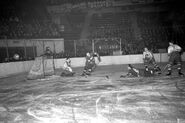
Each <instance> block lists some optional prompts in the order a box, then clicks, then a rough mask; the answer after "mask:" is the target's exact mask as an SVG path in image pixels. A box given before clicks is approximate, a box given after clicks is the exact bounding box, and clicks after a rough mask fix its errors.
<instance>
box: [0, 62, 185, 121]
mask: <svg viewBox="0 0 185 123" xmlns="http://www.w3.org/2000/svg"><path fill="white" fill-rule="evenodd" d="M134 66H135V67H138V68H141V67H143V66H142V64H139V65H134ZM164 66H165V63H164V64H160V67H161V68H164ZM82 70H83V68H82V67H80V68H74V71H75V72H76V75H75V76H74V77H60V76H59V75H60V73H61V70H60V69H59V70H57V71H56V74H55V75H53V76H48V77H46V78H44V79H38V80H27V79H26V76H27V73H24V74H18V75H14V76H10V77H6V78H1V79H0V102H1V103H0V104H1V105H0V123H185V78H184V77H178V76H177V75H176V73H177V71H176V70H174V72H173V75H172V76H170V77H166V76H165V73H163V74H162V75H159V76H155V77H148V78H142V77H140V78H120V75H123V74H126V73H127V65H112V66H98V67H97V69H96V70H95V72H93V73H92V75H91V76H88V77H84V76H83V77H82V76H80V74H81V72H82ZM182 72H184V66H183V71H182Z"/></svg>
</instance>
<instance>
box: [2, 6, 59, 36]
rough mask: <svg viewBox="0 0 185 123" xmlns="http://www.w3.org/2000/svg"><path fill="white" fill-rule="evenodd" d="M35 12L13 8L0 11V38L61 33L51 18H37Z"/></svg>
mask: <svg viewBox="0 0 185 123" xmlns="http://www.w3.org/2000/svg"><path fill="white" fill-rule="evenodd" d="M38 18H39V17H38V16H37V15H36V14H35V15H34V16H32V15H31V14H30V13H27V12H24V13H21V14H20V13H16V11H15V10H14V9H5V10H2V11H1V12H0V36H1V37H0V38H7V39H20V38H57V37H60V36H61V33H60V31H59V29H58V27H57V25H56V24H54V23H52V22H51V20H42V19H40V20H39V19H38Z"/></svg>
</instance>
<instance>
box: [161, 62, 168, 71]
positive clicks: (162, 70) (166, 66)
mask: <svg viewBox="0 0 185 123" xmlns="http://www.w3.org/2000/svg"><path fill="white" fill-rule="evenodd" d="M167 67H168V64H167V65H165V66H164V68H163V70H162V71H161V73H163V72H164V71H165V70H166V68H167Z"/></svg>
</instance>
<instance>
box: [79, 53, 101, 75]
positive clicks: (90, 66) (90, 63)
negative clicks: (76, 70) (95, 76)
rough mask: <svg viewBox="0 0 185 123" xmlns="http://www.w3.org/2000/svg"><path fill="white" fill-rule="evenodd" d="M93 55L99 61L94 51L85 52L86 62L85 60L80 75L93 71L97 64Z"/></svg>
mask: <svg viewBox="0 0 185 123" xmlns="http://www.w3.org/2000/svg"><path fill="white" fill-rule="evenodd" d="M95 56H97V57H98V61H99V62H101V59H100V55H99V54H98V53H96V52H91V53H89V52H87V53H86V62H85V67H84V70H83V73H82V76H84V75H90V74H91V72H93V71H94V70H95V68H96V66H97V64H96V62H95Z"/></svg>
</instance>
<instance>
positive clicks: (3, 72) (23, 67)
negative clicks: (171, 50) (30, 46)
mask: <svg viewBox="0 0 185 123" xmlns="http://www.w3.org/2000/svg"><path fill="white" fill-rule="evenodd" d="M154 57H155V59H156V61H157V62H167V61H168V56H167V54H166V53H161V54H154ZM142 58H143V56H142V55H141V54H138V55H122V56H102V57H101V60H102V62H100V63H99V65H100V66H103V65H119V64H140V63H143V60H142ZM64 60H65V59H55V60H54V61H55V68H62V66H63V64H64ZM182 60H183V61H185V53H184V54H183V55H182ZM71 62H72V67H83V66H84V64H85V58H84V57H81V58H71ZM32 65H33V61H24V62H10V63H1V64H0V78H1V77H6V76H10V75H13V74H17V73H23V72H28V71H29V70H30V68H31V66H32Z"/></svg>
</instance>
